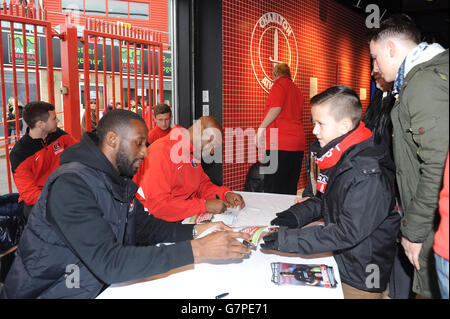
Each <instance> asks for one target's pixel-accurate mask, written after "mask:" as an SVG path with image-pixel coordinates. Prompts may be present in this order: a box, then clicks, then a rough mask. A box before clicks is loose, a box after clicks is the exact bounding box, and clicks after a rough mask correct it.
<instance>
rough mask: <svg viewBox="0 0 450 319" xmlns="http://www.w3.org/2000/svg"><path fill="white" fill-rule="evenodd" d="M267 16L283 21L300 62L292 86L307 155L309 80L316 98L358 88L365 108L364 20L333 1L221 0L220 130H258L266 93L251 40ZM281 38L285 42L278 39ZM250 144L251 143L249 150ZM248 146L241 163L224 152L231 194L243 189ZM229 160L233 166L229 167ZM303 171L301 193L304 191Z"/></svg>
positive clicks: (367, 65)
mask: <svg viewBox="0 0 450 319" xmlns="http://www.w3.org/2000/svg"><path fill="white" fill-rule="evenodd" d="M320 3H322V4H323V5H324V7H323V10H319V7H320ZM267 12H276V13H278V14H280V15H281V16H283V17H284V18H285V19H286V21H287V22H288V23H289V24H290V26H291V28H292V31H293V33H294V35H295V38H296V41H297V46H298V57H299V59H298V61H299V62H298V71H297V74H296V78H295V83H296V84H297V85H298V86H299V88H300V89H301V91H302V93H303V95H304V98H305V108H304V120H303V124H304V128H305V134H306V140H307V149H306V150H305V153H307V152H308V150H309V145H310V144H311V142H312V141H313V140H314V136H313V135H312V133H311V132H312V125H311V123H310V106H309V99H310V93H309V92H310V78H311V77H314V78H317V79H318V87H317V92H318V93H320V92H321V91H323V90H325V89H327V88H328V87H330V86H333V85H336V84H345V85H348V86H350V87H351V88H353V89H354V90H355V91H356V92H357V94H359V93H360V88H364V89H366V92H367V99H366V100H365V101H362V104H363V108H364V109H365V108H366V107H367V105H368V102H369V100H368V99H369V96H370V55H369V48H368V44H367V41H366V40H365V31H366V30H365V25H364V18H363V17H361V16H359V15H358V14H356V13H355V12H353V11H351V10H350V9H348V8H346V7H344V6H342V5H340V4H338V3H336V2H334V1H331V0H326V1H318V0H302V1H297V0H264V1H263V0H223V126H224V128H235V127H241V128H242V129H243V130H245V129H247V128H255V129H256V128H257V127H258V126H259V124H260V123H261V121H262V120H263V111H264V102H265V99H266V98H267V96H268V94H267V93H266V92H265V91H264V90H263V89H262V88H261V86H260V85H259V83H258V81H257V80H256V78H255V76H254V73H253V69H252V65H251V62H250V60H251V59H250V50H251V49H250V41H251V35H252V32H253V28H254V26H255V24H256V23H257V22H258V20H259V18H260V17H261V16H262V15H264V14H265V13H267ZM321 18H322V19H321ZM266 36H267V34H266ZM279 39H281V40H280V42H282V41H283V38H282V37H281V36H279ZM280 46H281V45H280ZM253 50H255V49H253ZM262 50H263V51H268V52H271V51H273V44H272V47H270V48H267V47H264V45H263V47H262ZM266 53H267V52H266ZM283 54H284V55H286V50H284V51H283V50H281V49H280V56H282V55H283ZM235 143H236V142H235ZM253 144H254V143H253V141H252V142H251V148H252V149H253ZM247 145H248V144H247V142H246V143H245V146H244V150H245V152H244V154H243V155H242V154H241V156H240V159H242V158H244V161H245V163H236V155H234V156H233V157H234V159H232V158H231V157H230V147H231V145H230V143H228V145H225V148H224V158H225V162H224V165H223V181H224V184H225V185H227V186H228V187H231V188H232V189H235V190H243V189H244V182H245V176H246V174H247V170H248V168H249V167H250V166H251V163H248V155H255V153H254V151H250V153H249V152H248V151H247ZM235 153H236V150H235V148H234V149H233V154H235ZM227 154H228V155H227ZM231 160H232V161H233V163H229V162H230V161H231ZM303 166H304V165H302V173H301V178H300V181H299V188H303V187H305V186H306V175H305V170H304V167H303Z"/></svg>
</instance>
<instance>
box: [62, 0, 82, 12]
mask: <svg viewBox="0 0 450 319" xmlns="http://www.w3.org/2000/svg"><path fill="white" fill-rule="evenodd" d="M62 11H71V12H75V13H79V14H82V13H83V0H62Z"/></svg>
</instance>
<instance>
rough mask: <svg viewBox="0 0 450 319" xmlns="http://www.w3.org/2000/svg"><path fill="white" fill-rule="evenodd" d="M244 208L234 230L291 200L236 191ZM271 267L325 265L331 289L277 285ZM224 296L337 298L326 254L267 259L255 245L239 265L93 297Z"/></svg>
mask: <svg viewBox="0 0 450 319" xmlns="http://www.w3.org/2000/svg"><path fill="white" fill-rule="evenodd" d="M239 193H240V194H241V195H242V196H243V198H244V200H245V202H246V207H245V208H244V209H243V210H242V211H241V212H240V213H239V217H238V220H237V222H236V224H235V225H234V226H253V225H255V226H266V225H269V224H270V221H271V220H272V219H273V218H274V217H275V213H277V212H280V211H282V210H285V209H287V208H289V207H290V206H291V205H292V204H293V201H294V198H295V196H291V195H278V194H262V193H247V192H239ZM271 262H286V263H294V264H326V265H329V266H332V267H333V268H334V274H335V278H336V280H337V282H338V285H337V287H336V288H321V287H308V286H277V285H275V284H274V283H273V282H271V278H272V270H271V267H270V263H271ZM223 293H228V296H226V298H236V299H266V298H267V299H278V298H281V299H289V298H294V299H302V298H305V299H306V298H313V299H314V298H343V293H342V286H341V281H340V276H339V272H338V267H337V264H336V262H335V260H334V257H333V256H332V254H331V253H328V254H322V255H314V256H300V255H295V254H283V253H279V254H267V253H263V252H262V251H261V250H260V247H259V246H258V248H257V250H253V251H252V253H251V255H250V256H249V257H248V258H245V259H243V260H221V261H213V262H209V263H201V264H196V265H188V266H185V267H181V268H177V269H174V270H172V271H170V272H168V273H166V274H162V275H158V276H153V277H149V278H146V279H143V280H138V281H133V282H126V283H121V284H114V285H112V286H110V287H109V288H108V289H106V290H105V291H103V293H101V294H100V295H99V296H98V298H105V299H106V298H157V299H210V298H215V296H217V295H220V294H223Z"/></svg>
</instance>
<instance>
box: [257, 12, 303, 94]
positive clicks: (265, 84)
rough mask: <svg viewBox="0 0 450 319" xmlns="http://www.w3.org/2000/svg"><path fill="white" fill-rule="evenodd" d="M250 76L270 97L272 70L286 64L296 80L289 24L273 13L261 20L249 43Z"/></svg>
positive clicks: (295, 55)
mask: <svg viewBox="0 0 450 319" xmlns="http://www.w3.org/2000/svg"><path fill="white" fill-rule="evenodd" d="M250 58H251V63H252V68H253V73H254V75H255V77H256V80H257V81H258V83H259V85H260V86H261V88H262V89H263V90H264V91H266V92H267V93H269V91H270V89H271V87H272V85H273V82H274V77H273V74H272V70H273V66H274V65H275V64H277V63H287V64H288V65H289V67H290V69H291V75H292V80H295V77H296V75H297V68H298V47H297V40H296V39H295V35H294V32H293V30H292V28H291V26H290V24H289V22H288V21H287V20H286V19H285V18H284V17H283V16H282V15H280V14H278V13H276V12H268V13H265V14H264V15H262V16H261V18H259V19H258V22H256V24H255V27H254V28H253V32H252V37H251V40H250Z"/></svg>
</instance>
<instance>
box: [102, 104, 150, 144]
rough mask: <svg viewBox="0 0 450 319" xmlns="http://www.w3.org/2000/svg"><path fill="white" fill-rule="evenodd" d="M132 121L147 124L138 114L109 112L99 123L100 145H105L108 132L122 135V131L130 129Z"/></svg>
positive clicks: (125, 111) (117, 110) (122, 111)
mask: <svg viewBox="0 0 450 319" xmlns="http://www.w3.org/2000/svg"><path fill="white" fill-rule="evenodd" d="M131 120H136V121H141V122H142V123H144V124H145V121H144V119H143V118H142V117H141V116H140V115H139V114H137V113H134V112H131V111H128V110H122V109H116V110H112V111H109V112H107V113H106V114H105V115H104V116H103V117H102V118H101V119H100V121H99V122H98V125H97V131H96V132H97V136H98V142H99V145H102V144H103V140H104V139H105V137H106V134H108V132H111V131H112V132H114V133H116V134H120V131H121V130H123V129H125V128H129V127H130V125H131V124H130V122H131Z"/></svg>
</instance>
